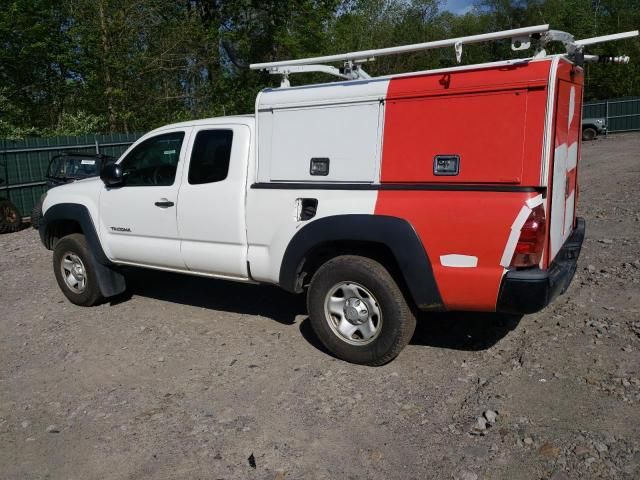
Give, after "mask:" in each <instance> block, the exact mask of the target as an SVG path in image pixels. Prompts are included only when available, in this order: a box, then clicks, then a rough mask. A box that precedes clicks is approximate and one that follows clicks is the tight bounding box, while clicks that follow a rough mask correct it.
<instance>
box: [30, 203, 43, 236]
mask: <svg viewBox="0 0 640 480" xmlns="http://www.w3.org/2000/svg"><path fill="white" fill-rule="evenodd" d="M42 200H43V197H40V200H38V201H37V202H36V204H35V205H34V206H33V209H32V210H31V226H32V227H33V228H35V229H36V230H37V229H38V227H40V219H41V218H42Z"/></svg>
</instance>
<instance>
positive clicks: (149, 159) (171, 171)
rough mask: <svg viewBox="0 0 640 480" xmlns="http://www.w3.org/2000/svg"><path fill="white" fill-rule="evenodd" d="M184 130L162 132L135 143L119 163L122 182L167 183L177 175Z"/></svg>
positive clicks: (142, 184) (151, 184)
mask: <svg viewBox="0 0 640 480" xmlns="http://www.w3.org/2000/svg"><path fill="white" fill-rule="evenodd" d="M183 140H184V132H173V133H165V134H164V135H158V136H156V137H152V138H149V139H147V140H145V141H144V142H142V143H141V144H140V145H138V146H137V147H135V148H134V149H133V150H131V152H129V154H128V155H127V156H126V157H125V159H124V160H123V161H122V162H121V163H120V165H122V169H123V171H124V175H125V186H127V187H140V186H160V185H162V186H169V185H173V182H174V180H175V178H176V169H177V167H178V160H179V159H180V149H181V148H182V141H183Z"/></svg>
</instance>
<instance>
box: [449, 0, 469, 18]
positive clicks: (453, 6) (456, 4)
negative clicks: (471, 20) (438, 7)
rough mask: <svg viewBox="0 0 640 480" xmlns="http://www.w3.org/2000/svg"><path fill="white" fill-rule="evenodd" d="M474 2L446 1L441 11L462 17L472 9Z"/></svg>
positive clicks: (466, 0)
mask: <svg viewBox="0 0 640 480" xmlns="http://www.w3.org/2000/svg"><path fill="white" fill-rule="evenodd" d="M473 2H474V0H446V1H445V2H444V4H443V7H442V8H443V9H444V10H448V11H450V12H451V13H455V14H458V15H464V14H465V13H467V12H468V11H469V10H471V8H472V7H473Z"/></svg>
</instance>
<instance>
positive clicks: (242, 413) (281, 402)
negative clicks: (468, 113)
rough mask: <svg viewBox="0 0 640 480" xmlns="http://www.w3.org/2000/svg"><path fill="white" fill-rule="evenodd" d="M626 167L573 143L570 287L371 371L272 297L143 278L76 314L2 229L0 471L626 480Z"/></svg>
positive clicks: (638, 429) (632, 345)
mask: <svg viewBox="0 0 640 480" xmlns="http://www.w3.org/2000/svg"><path fill="white" fill-rule="evenodd" d="M639 157H640V134H619V135H615V136H613V135H612V136H611V137H609V138H608V139H601V140H597V141H594V142H590V143H588V144H585V145H584V146H583V161H582V170H581V174H580V175H581V198H580V205H579V210H580V214H581V215H582V216H584V217H586V219H587V239H586V241H585V244H584V248H583V254H582V257H581V258H580V263H579V267H578V273H577V275H576V277H575V279H574V281H573V284H572V286H571V288H570V289H569V291H568V293H567V294H565V295H564V296H562V297H560V298H559V299H557V300H556V301H555V303H554V304H553V305H552V306H550V307H548V308H547V309H546V310H544V311H543V312H541V313H539V314H535V315H530V316H525V317H523V318H522V319H519V318H512V317H500V316H496V315H478V314H463V313H451V314H443V315H432V316H425V317H424V318H422V319H420V321H419V325H418V330H417V332H416V334H415V336H414V338H413V341H412V343H411V345H409V346H408V347H407V348H406V350H405V351H404V352H403V353H402V354H401V355H400V357H398V358H397V359H396V360H395V361H393V362H392V363H390V364H389V365H386V366H384V367H380V368H368V367H361V366H355V365H350V364H347V363H344V362H341V361H339V360H336V359H334V358H332V357H331V356H329V355H328V354H327V353H326V352H324V351H323V350H322V348H321V347H320V346H319V344H318V341H317V340H316V339H315V337H314V336H313V333H312V332H311V328H310V325H309V321H308V319H307V318H306V315H305V312H304V300H303V299H302V298H300V297H295V296H292V295H289V294H287V293H285V292H283V291H280V290H278V289H276V288H273V287H266V286H247V285H240V284H233V283H225V282H218V281H212V280H206V279H201V278H190V277H183V276H176V275H171V274H165V273H158V272H150V271H141V270H137V271H132V272H131V275H130V280H129V283H130V287H131V288H130V293H129V295H128V297H127V298H123V299H119V300H118V301H117V302H112V303H111V304H106V305H102V306H99V307H95V308H90V309H87V308H81V307H76V306H74V305H72V304H70V303H69V302H67V301H66V299H65V298H64V297H63V295H62V293H61V292H60V291H59V290H58V287H57V285H56V282H55V279H54V276H53V273H52V268H51V253H50V252H48V251H46V250H45V249H44V248H43V247H42V246H41V245H40V243H39V240H38V237H37V234H36V232H35V231H33V230H32V229H27V230H23V231H21V232H18V233H16V234H12V235H4V236H2V237H0V251H1V252H2V253H3V255H2V256H1V257H0V280H1V285H2V288H1V291H0V306H1V313H0V382H1V383H0V445H1V448H0V478H7V479H32V478H33V479H36V478H53V479H58V478H60V479H94V478H95V479H125V478H135V479H138V478H154V479H155V478H167V479H181V478H189V479H191V478H194V479H195V478H202V479H218V478H224V479H277V480H282V479H289V478H290V479H297V478H311V479H315V478H317V479H324V478H327V479H347V478H353V479H355V478H373V479H391V478H401V479H411V478H416V479H425V478H438V479H441V478H455V479H464V480H474V479H482V478H486V479H489V478H491V479H494V478H505V479H518V478H522V479H542V478H544V479H547V478H551V479H554V480H560V479H568V478H580V479H585V478H616V479H620V478H629V479H631V478H640V408H639V405H640V379H639V378H640V354H639V353H638V352H639V350H640V317H639V315H638V313H639V312H640V295H639V293H640V285H639V282H640V260H639V257H638V255H639V252H640V248H639V247H640V203H639V200H640V164H639V162H638V159H639Z"/></svg>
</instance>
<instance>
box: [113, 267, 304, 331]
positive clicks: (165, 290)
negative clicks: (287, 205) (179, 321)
mask: <svg viewBox="0 0 640 480" xmlns="http://www.w3.org/2000/svg"><path fill="white" fill-rule="evenodd" d="M125 275H126V278H127V291H126V292H125V293H124V294H122V295H119V296H118V297H116V298H114V299H113V301H111V304H112V305H113V304H117V303H121V302H124V301H127V300H128V299H130V298H131V297H132V296H133V295H136V296H141V297H147V298H154V299H156V300H162V301H165V302H172V303H179V304H182V305H190V306H194V307H200V308H206V309H209V310H221V311H224V312H233V313H240V314H246V315H258V316H261V317H267V318H270V319H272V320H275V321H277V322H279V323H282V324H285V325H293V324H294V323H295V320H296V316H298V315H305V314H306V305H305V300H304V296H302V295H294V294H291V293H288V292H285V291H284V290H282V289H281V288H278V287H275V286H269V285H252V284H243V283H238V282H230V281H226V280H216V279H212V278H205V277H195V276H191V275H182V274H177V273H170V272H162V271H158V270H155V271H154V270H146V269H142V268H132V267H128V268H126V271H125Z"/></svg>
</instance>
